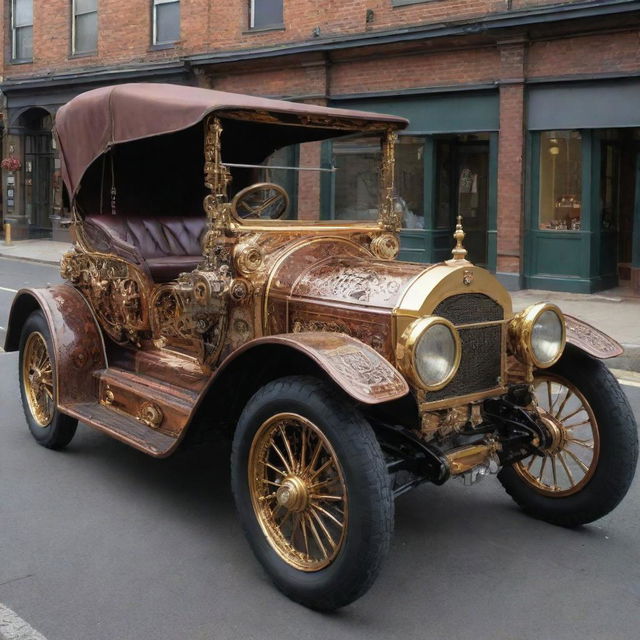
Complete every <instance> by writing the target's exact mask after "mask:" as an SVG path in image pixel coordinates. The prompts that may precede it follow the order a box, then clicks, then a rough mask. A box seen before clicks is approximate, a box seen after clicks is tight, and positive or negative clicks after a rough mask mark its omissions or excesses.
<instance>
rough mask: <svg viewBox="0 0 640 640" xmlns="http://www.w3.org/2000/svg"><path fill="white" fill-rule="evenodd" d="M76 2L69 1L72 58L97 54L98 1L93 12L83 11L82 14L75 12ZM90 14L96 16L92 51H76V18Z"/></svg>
mask: <svg viewBox="0 0 640 640" xmlns="http://www.w3.org/2000/svg"><path fill="white" fill-rule="evenodd" d="M76 3H77V0H71V55H72V56H90V55H92V54H96V53H97V52H98V37H99V29H98V0H96V8H95V9H94V10H93V11H83V12H82V13H77V12H76ZM90 13H95V14H96V45H95V47H94V48H93V49H87V50H86V51H78V49H77V26H76V20H77V18H78V16H86V15H88V14H90Z"/></svg>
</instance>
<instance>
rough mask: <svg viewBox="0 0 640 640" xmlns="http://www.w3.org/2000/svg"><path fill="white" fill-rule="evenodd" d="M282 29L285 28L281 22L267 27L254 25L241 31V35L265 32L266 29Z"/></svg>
mask: <svg viewBox="0 0 640 640" xmlns="http://www.w3.org/2000/svg"><path fill="white" fill-rule="evenodd" d="M284 30H285V28H284V25H283V24H274V25H271V26H269V27H255V28H253V29H247V31H243V32H242V35H243V36H246V35H250V34H252V33H266V32H267V31H284Z"/></svg>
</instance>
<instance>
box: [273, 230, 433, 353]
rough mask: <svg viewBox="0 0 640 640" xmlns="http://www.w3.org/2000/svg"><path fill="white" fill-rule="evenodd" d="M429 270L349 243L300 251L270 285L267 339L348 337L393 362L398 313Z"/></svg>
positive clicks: (328, 242)
mask: <svg viewBox="0 0 640 640" xmlns="http://www.w3.org/2000/svg"><path fill="white" fill-rule="evenodd" d="M424 270H425V265H421V264H412V263H406V262H405V263H403V262H390V261H385V260H376V259H374V258H372V256H371V253H370V252H369V251H368V250H367V249H365V248H364V247H362V246H358V245H357V244H355V243H352V242H349V241H347V240H341V239H335V240H325V241H321V242H317V241H316V242H311V243H307V244H305V245H303V246H298V247H297V248H296V249H294V250H293V251H291V252H290V253H289V254H288V255H287V256H286V257H284V258H283V259H281V260H280V261H279V263H278V264H276V266H275V268H274V270H273V271H272V274H271V277H270V278H269V280H268V282H267V304H266V317H265V333H268V334H275V333H289V332H292V333H301V332H306V331H331V332H338V333H346V334H348V335H351V336H353V337H355V338H358V339H359V340H362V341H363V342H364V343H365V344H368V345H370V346H371V347H373V348H374V349H375V350H376V351H378V352H379V353H381V354H383V355H384V356H385V357H387V358H388V359H390V360H392V361H393V359H394V358H393V352H394V337H393V335H392V333H393V322H392V318H391V316H392V312H393V309H394V308H395V307H396V306H397V304H398V302H399V301H400V299H401V298H402V295H403V293H404V292H405V290H406V289H407V287H408V286H409V285H410V284H411V282H413V280H414V279H415V278H416V277H417V276H419V275H420V274H421V273H423V272H424Z"/></svg>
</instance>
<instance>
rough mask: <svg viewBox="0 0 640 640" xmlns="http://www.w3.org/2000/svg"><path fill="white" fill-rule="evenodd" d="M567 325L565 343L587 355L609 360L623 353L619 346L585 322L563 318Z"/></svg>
mask: <svg viewBox="0 0 640 640" xmlns="http://www.w3.org/2000/svg"><path fill="white" fill-rule="evenodd" d="M565 320H566V324H567V342H570V343H572V344H575V345H576V346H578V347H580V348H581V349H583V350H585V351H586V352H587V353H590V354H591V355H594V356H596V357H598V358H611V357H614V356H619V355H621V354H622V353H623V350H622V348H621V347H620V345H619V344H618V343H617V342H616V341H615V340H613V339H612V338H610V337H609V336H607V335H605V334H604V333H602V332H601V331H598V330H597V329H595V328H594V327H592V326H591V325H589V324H587V323H586V322H582V321H581V320H578V318H574V317H573V316H565Z"/></svg>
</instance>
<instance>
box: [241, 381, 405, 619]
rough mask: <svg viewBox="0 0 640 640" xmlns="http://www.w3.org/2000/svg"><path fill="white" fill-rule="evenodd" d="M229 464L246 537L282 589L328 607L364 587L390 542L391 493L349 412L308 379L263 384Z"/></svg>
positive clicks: (378, 457) (369, 433) (369, 440)
mask: <svg viewBox="0 0 640 640" xmlns="http://www.w3.org/2000/svg"><path fill="white" fill-rule="evenodd" d="M231 467H232V486H233V492H234V497H235V500H236V505H237V508H238V512H239V515H240V520H241V523H242V526H243V528H244V531H245V534H246V536H247V538H248V540H249V543H250V545H251V547H252V549H253V551H254V553H255V555H256V557H257V558H258V560H259V561H260V562H261V563H262V565H263V567H264V568H265V569H266V571H267V573H268V574H269V576H270V577H271V578H272V580H273V581H274V582H275V584H276V585H277V586H278V587H279V588H280V589H281V590H282V591H283V592H284V593H285V594H286V595H288V596H289V597H290V598H292V599H293V600H296V601H297V602H300V603H302V604H304V605H306V606H309V607H311V608H314V609H323V610H330V609H336V608H338V607H341V606H344V605H346V604H349V603H350V602H353V601H354V600H355V599H357V598H358V597H360V596H361V595H362V594H364V593H365V591H366V590H367V589H368V588H369V587H370V586H371V584H372V583H373V581H374V579H375V578H376V576H377V574H378V572H379V570H380V566H381V564H382V560H383V559H384V557H385V555H386V553H387V550H388V548H389V544H390V540H391V533H392V528H393V496H392V493H391V490H390V487H389V480H388V474H387V470H386V465H385V462H384V459H383V456H382V453H381V451H380V447H379V445H378V443H377V441H376V439H375V435H374V433H373V430H372V429H371V427H370V425H369V424H368V423H367V422H366V420H365V419H364V418H363V416H362V415H361V414H360V413H359V412H358V411H357V410H355V409H354V408H353V407H351V406H350V405H349V404H348V403H347V402H346V401H345V400H343V399H342V398H340V397H339V396H337V394H336V392H335V390H334V389H331V388H330V387H329V386H328V385H326V384H325V383H323V382H321V381H319V380H317V379H315V378H311V377H307V376H293V377H289V378H282V379H280V380H276V381H274V382H271V383H269V384H267V385H266V386H265V387H263V388H262V389H261V390H260V391H258V393H256V395H255V396H253V398H252V399H251V400H250V401H249V403H248V404H247V406H246V407H245V409H244V411H243V413H242V416H241V418H240V421H239V423H238V427H237V430H236V434H235V438H234V445H233V453H232V460H231Z"/></svg>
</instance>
